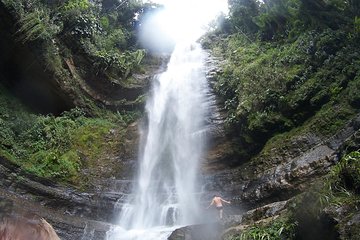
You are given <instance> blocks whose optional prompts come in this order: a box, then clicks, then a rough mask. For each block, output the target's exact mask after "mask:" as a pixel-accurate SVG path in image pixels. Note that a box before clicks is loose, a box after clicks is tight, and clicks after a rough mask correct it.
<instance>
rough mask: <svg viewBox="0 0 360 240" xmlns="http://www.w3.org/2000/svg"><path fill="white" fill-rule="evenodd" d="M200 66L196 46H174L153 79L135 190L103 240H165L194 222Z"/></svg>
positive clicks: (203, 85)
mask: <svg viewBox="0 0 360 240" xmlns="http://www.w3.org/2000/svg"><path fill="white" fill-rule="evenodd" d="M204 60H205V53H204V51H203V50H202V49H201V47H200V45H199V44H197V43H192V44H178V45H177V46H176V47H175V50H174V51H173V53H172V56H171V58H170V61H169V63H168V66H167V70H166V71H165V72H164V73H162V74H160V75H159V76H157V77H155V79H154V82H153V87H152V92H151V96H150V97H149V99H148V101H147V104H146V111H147V114H148V118H147V121H148V126H147V128H146V130H145V131H143V132H145V134H146V136H144V141H145V143H144V149H143V151H142V154H141V156H140V157H139V161H140V166H139V174H138V177H137V180H136V183H137V185H136V186H135V187H134V192H133V197H130V198H129V199H128V201H127V203H126V204H124V205H123V207H122V211H121V216H120V220H119V226H120V227H118V228H115V229H112V230H111V231H109V232H108V234H107V239H108V240H118V239H124V240H125V239H126V240H135V239H142V240H146V239H147V240H151V239H154V240H161V239H167V237H168V236H169V234H171V231H173V230H174V229H175V227H178V226H182V225H189V224H193V223H196V222H197V221H198V219H199V215H200V214H199V212H200V210H199V187H198V185H199V184H198V168H199V161H200V158H201V156H202V153H203V148H204V144H205V141H206V139H205V134H204V132H205V128H206V126H205V123H204V119H205V116H206V114H207V111H208V103H207V99H206V96H207V93H208V92H209V89H208V85H207V81H206V79H205V69H204V62H205V61H204Z"/></svg>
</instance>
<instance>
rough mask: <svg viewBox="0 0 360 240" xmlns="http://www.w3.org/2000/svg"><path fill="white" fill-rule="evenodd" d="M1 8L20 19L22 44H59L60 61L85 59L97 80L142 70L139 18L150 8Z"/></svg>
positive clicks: (81, 0)
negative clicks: (137, 30) (138, 36)
mask: <svg viewBox="0 0 360 240" xmlns="http://www.w3.org/2000/svg"><path fill="white" fill-rule="evenodd" d="M2 3H3V4H4V5H5V6H6V7H7V8H8V9H9V10H10V11H12V12H13V13H14V15H15V16H17V20H18V23H19V25H18V27H19V30H18V39H19V40H21V41H23V42H33V41H40V42H43V43H44V44H45V45H50V44H53V43H56V45H57V46H56V48H57V51H56V52H55V53H54V54H55V55H61V56H64V57H66V58H71V57H76V56H77V55H81V57H84V58H86V59H87V60H88V61H89V62H90V63H91V65H92V66H94V67H95V68H94V69H93V73H94V74H95V75H99V74H104V75H107V76H109V77H110V78H111V77H112V78H122V79H126V78H128V77H129V76H130V75H131V73H133V72H134V71H139V69H140V67H141V62H142V60H143V58H144V56H145V51H144V50H142V49H139V47H138V46H137V43H136V39H135V38H136V37H135V36H136V35H135V34H136V26H137V24H138V21H139V20H136V19H135V18H134V17H135V16H138V18H140V17H141V14H143V13H145V12H146V10H147V9H149V8H150V6H152V5H150V4H142V3H141V2H140V1H137V0H131V1H121V2H120V3H119V2H118V1H100V2H92V1H88V0H67V1H40V0H31V1H25V0H16V1H8V0H3V1H2ZM47 64H51V62H49V63H47ZM58 67H61V65H60V66H58ZM90 69H91V68H90Z"/></svg>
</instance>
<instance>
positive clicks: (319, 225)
mask: <svg viewBox="0 0 360 240" xmlns="http://www.w3.org/2000/svg"><path fill="white" fill-rule="evenodd" d="M359 164H360V152H359V151H354V152H351V153H349V154H347V155H345V156H344V157H343V158H342V159H341V160H340V161H339V163H337V164H336V165H335V166H334V167H333V169H332V170H331V172H330V174H328V175H327V176H325V177H324V178H323V179H320V180H319V181H318V182H317V183H316V184H315V185H314V186H312V187H311V188H310V189H309V190H308V191H306V192H305V193H304V194H302V195H300V196H299V197H297V198H296V199H295V200H294V201H293V205H292V207H291V212H292V214H293V216H294V219H295V220H296V221H297V222H298V229H297V232H298V234H301V235H302V236H303V237H304V238H303V239H306V238H307V237H309V236H316V235H315V233H317V234H321V235H319V236H322V237H324V238H326V239H331V237H333V236H337V237H339V234H341V236H342V237H341V239H355V238H353V237H355V236H358V234H359V233H360V225H359V224H358V223H356V222H351V219H352V217H353V216H354V214H355V213H357V212H358V207H359V204H360V195H359V187H360V181H359V176H360V172H359V169H360V168H359V166H360V165H359ZM334 219H338V221H334Z"/></svg>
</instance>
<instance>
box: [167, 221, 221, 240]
mask: <svg viewBox="0 0 360 240" xmlns="http://www.w3.org/2000/svg"><path fill="white" fill-rule="evenodd" d="M223 228H224V227H223V225H222V224H219V223H209V224H201V225H192V226H186V227H182V228H179V229H176V230H175V231H174V232H173V233H172V234H171V235H170V236H169V237H168V240H219V239H220V236H221V234H222V231H223Z"/></svg>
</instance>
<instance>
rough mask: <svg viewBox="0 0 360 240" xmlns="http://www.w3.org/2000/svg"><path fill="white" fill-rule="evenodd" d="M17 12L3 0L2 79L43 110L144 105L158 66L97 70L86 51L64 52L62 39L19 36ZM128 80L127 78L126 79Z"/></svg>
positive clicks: (0, 6)
mask: <svg viewBox="0 0 360 240" xmlns="http://www.w3.org/2000/svg"><path fill="white" fill-rule="evenodd" d="M17 21H18V19H17V17H16V14H14V13H13V12H12V11H11V10H10V9H7V8H6V7H5V5H4V4H3V3H2V1H0V34H1V36H2V37H1V40H0V51H1V52H2V54H1V56H0V72H1V75H2V77H1V79H0V81H1V82H4V83H5V85H7V86H8V88H9V89H10V90H12V91H13V92H14V93H16V94H17V95H18V97H19V98H21V99H23V100H24V102H25V103H27V104H28V106H29V107H30V108H32V109H33V110H35V111H37V112H41V113H54V114H59V113H61V112H63V111H64V110H68V109H69V108H72V107H74V106H79V107H83V108H85V109H91V104H95V105H97V106H99V107H102V108H108V109H112V110H115V111H116V110H124V109H125V110H132V109H138V108H139V107H142V106H143V103H144V98H141V96H142V95H144V94H145V92H146V90H147V88H148V86H149V81H150V80H151V78H152V76H153V75H154V74H155V73H156V71H158V67H159V66H158V65H157V64H155V66H153V65H151V64H150V65H149V66H147V73H146V74H144V73H139V74H133V75H132V76H131V77H129V78H128V79H111V78H110V77H108V76H106V75H104V74H103V75H99V74H96V73H94V70H93V64H92V63H91V62H90V61H89V60H87V59H85V58H84V57H83V56H82V55H81V54H75V53H73V54H72V55H70V56H69V55H67V56H65V55H64V54H62V52H61V51H60V49H64V48H65V49H67V48H68V47H67V46H66V43H65V42H63V41H62V40H61V39H52V41H47V42H44V41H36V40H35V41H32V42H30V43H25V44H23V43H22V42H20V41H16V37H14V36H17V33H18V29H17V27H18V24H17ZM125 82H126V83H125Z"/></svg>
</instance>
